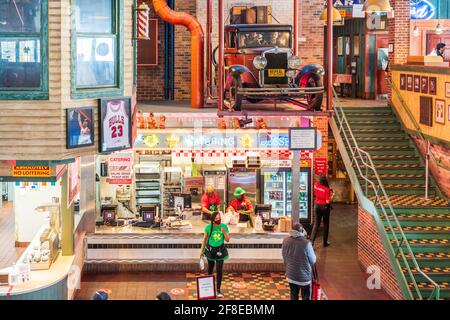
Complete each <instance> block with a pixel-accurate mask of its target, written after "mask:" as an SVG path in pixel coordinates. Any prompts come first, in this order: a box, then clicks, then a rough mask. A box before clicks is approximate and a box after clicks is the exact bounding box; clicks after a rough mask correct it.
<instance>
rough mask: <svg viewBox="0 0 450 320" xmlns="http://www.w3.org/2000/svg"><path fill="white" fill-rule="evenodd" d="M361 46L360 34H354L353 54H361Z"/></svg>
mask: <svg viewBox="0 0 450 320" xmlns="http://www.w3.org/2000/svg"><path fill="white" fill-rule="evenodd" d="M359 46H360V41H359V36H354V37H353V55H354V56H359Z"/></svg>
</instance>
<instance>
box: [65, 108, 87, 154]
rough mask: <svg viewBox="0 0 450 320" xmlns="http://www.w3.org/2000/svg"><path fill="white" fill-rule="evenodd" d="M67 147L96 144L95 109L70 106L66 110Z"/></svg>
mask: <svg viewBox="0 0 450 320" xmlns="http://www.w3.org/2000/svg"><path fill="white" fill-rule="evenodd" d="M66 116H67V122H66V148H67V149H73V148H81V147H88V146H92V145H94V109H93V108H70V109H67V110H66Z"/></svg>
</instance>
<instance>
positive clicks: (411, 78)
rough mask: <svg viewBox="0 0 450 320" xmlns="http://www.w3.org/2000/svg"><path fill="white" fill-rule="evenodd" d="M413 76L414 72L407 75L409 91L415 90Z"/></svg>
mask: <svg viewBox="0 0 450 320" xmlns="http://www.w3.org/2000/svg"><path fill="white" fill-rule="evenodd" d="M413 81H414V80H413V76H412V74H408V75H407V76H406V89H407V90H408V91H413Z"/></svg>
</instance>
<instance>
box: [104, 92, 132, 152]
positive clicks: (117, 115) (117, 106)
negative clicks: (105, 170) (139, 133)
mask: <svg viewBox="0 0 450 320" xmlns="http://www.w3.org/2000/svg"><path fill="white" fill-rule="evenodd" d="M106 110H107V111H106V116H105V119H104V120H103V128H104V139H103V146H104V148H103V149H104V150H111V149H118V148H131V145H130V140H129V138H130V136H129V130H130V128H129V118H128V114H127V112H126V110H125V102H124V101H112V102H109V103H108V105H107V108H106Z"/></svg>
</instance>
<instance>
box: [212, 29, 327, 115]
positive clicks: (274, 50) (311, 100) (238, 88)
mask: <svg viewBox="0 0 450 320" xmlns="http://www.w3.org/2000/svg"><path fill="white" fill-rule="evenodd" d="M292 47H293V46H292V26H290V25H266V24H264V25H263V24H242V25H228V26H226V27H225V50H224V58H225V61H224V68H225V72H224V74H225V88H224V89H225V91H224V105H225V106H226V107H227V108H228V109H229V110H235V111H240V110H241V106H242V100H243V99H246V100H247V101H249V102H252V103H256V102H259V101H262V100H266V99H277V100H285V101H289V102H293V103H295V104H296V105H298V106H302V107H305V108H306V109H308V110H316V111H318V110H321V106H322V99H323V93H324V88H323V84H322V77H323V75H324V73H325V72H324V69H323V67H322V66H320V65H318V64H310V65H306V66H303V67H302V61H301V58H300V57H298V56H295V55H294V54H293V50H292ZM216 53H217V48H216V50H215V51H214V53H213V63H214V65H215V66H217V60H216Z"/></svg>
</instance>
